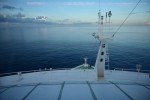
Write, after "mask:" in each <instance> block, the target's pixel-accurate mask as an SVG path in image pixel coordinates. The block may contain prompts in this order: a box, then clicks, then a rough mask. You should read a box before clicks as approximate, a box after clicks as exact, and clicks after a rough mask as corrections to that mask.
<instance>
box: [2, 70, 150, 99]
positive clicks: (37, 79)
mask: <svg viewBox="0 0 150 100" xmlns="http://www.w3.org/2000/svg"><path fill="white" fill-rule="evenodd" d="M112 98H113V99H114V100H132V99H134V100H150V77H149V74H146V73H138V72H128V71H117V70H109V71H108V70H107V71H105V78H104V79H97V78H96V71H95V70H94V69H84V70H83V69H77V70H55V71H43V72H34V73H27V74H22V75H21V76H18V75H11V76H5V77H0V100H12V99H13V100H22V99H23V100H77V99H78V100H112Z"/></svg>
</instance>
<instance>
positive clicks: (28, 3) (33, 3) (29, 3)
mask: <svg viewBox="0 0 150 100" xmlns="http://www.w3.org/2000/svg"><path fill="white" fill-rule="evenodd" d="M45 4H46V2H27V5H38V6H41V5H45Z"/></svg>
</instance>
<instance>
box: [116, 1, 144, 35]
mask: <svg viewBox="0 0 150 100" xmlns="http://www.w3.org/2000/svg"><path fill="white" fill-rule="evenodd" d="M141 1H142V0H139V1H138V2H137V4H136V5H135V6H134V8H133V9H132V10H131V12H130V13H129V14H128V16H127V17H126V18H125V20H124V21H123V22H122V24H121V25H120V26H119V27H118V29H117V30H116V32H115V33H114V34H113V37H114V35H115V34H116V33H117V32H118V31H119V30H120V28H121V27H122V26H123V24H124V23H125V22H126V20H127V19H128V18H129V16H130V15H131V14H133V11H134V10H135V8H136V7H137V6H138V4H139V3H140V2H141Z"/></svg>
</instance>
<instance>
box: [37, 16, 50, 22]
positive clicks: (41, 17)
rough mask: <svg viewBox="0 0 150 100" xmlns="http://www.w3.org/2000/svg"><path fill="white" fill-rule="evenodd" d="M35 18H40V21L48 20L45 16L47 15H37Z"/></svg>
mask: <svg viewBox="0 0 150 100" xmlns="http://www.w3.org/2000/svg"><path fill="white" fill-rule="evenodd" d="M35 19H36V20H40V21H46V19H47V17H45V16H37V17H36V18H35Z"/></svg>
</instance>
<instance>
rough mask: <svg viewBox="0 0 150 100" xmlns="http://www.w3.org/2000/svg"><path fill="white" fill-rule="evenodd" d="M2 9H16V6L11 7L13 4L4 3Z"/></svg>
mask: <svg viewBox="0 0 150 100" xmlns="http://www.w3.org/2000/svg"><path fill="white" fill-rule="evenodd" d="M2 9H8V10H16V9H17V8H16V7H13V6H9V5H4V6H3V7H2Z"/></svg>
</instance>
